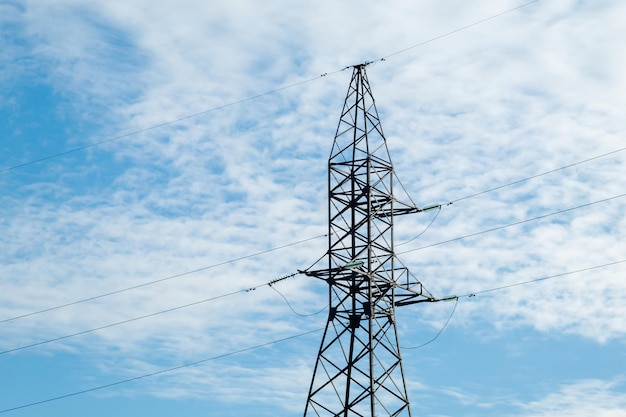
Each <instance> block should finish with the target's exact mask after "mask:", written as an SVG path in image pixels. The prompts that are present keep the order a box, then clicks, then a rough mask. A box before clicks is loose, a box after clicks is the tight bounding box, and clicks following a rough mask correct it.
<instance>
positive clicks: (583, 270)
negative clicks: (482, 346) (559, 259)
mask: <svg viewBox="0 0 626 417" xmlns="http://www.w3.org/2000/svg"><path fill="white" fill-rule="evenodd" d="M622 263H626V259H622V260H620V261H615V262H609V263H606V264H603V265H596V266H590V267H588V268H583V269H577V270H575V271H569V272H563V273H560V274H555V275H550V276H546V277H541V278H535V279H531V280H529V281H522V282H516V283H513V284H508V285H503V286H500V287H494V288H489V289H486V290H481V291H474V292H470V293H467V294H464V295H459V296H456V297H457V298H463V297H475V296H476V295H478V294H484V293H488V292H493V291H500V290H505V289H507V288H512V287H519V286H521V285H526V284H532V283H535V282H539V281H547V280H549V279H554V278H560V277H564V276H567V275H572V274H578V273H580V272H587V271H592V270H594V269H599V268H605V267H608V266H614V265H618V264H622Z"/></svg>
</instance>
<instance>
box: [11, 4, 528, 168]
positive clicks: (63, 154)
mask: <svg viewBox="0 0 626 417" xmlns="http://www.w3.org/2000/svg"><path fill="white" fill-rule="evenodd" d="M538 1H539V0H533V1H531V2H528V3H525V4H523V5H521V6H518V7H515V8H512V9H509V10H506V11H504V12H501V13H498V14H495V15H493V16H490V17H487V18H485V19H481V20H478V21H476V22H474V23H471V24H469V25H465V26H463V27H460V28H458V29H455V30H453V31H450V32H447V33H444V34H442V35H438V36H435V37H433V38H430V39H427V40H425V41H423V42H420V43H417V44H415V45H412V46H409V47H407V48H404V49H401V50H399V51H396V52H393V53H391V54H388V55H386V56H384V57H382V58H380V59H378V61H384V60H385V59H387V58H390V57H392V56H395V55H399V54H402V53H405V52H407V51H409V50H411V49H414V48H418V47H420V46H423V45H426V44H428V43H431V42H435V41H437V40H439V39H442V38H445V37H447V36H451V35H453V34H456V33H458V32H461V31H464V30H466V29H469V28H471V27H473V26H476V25H479V24H481V23H485V22H487V21H489V20H492V19H495V18H497V17H500V16H503V15H505V14H507V13H511V12H513V11H516V10H518V9H521V8H522V7H526V6H528V5H530V4H532V3H536V2H538ZM372 62H373V61H372ZM372 62H366V64H369V63H372ZM352 67H353V65H349V66H346V67H344V68H341V69H338V70H335V71H331V72H325V73H323V74H320V75H318V76H316V77H311V78H308V79H305V80H302V81H298V82H295V83H293V84H288V85H285V86H282V87H279V88H276V89H274V90H269V91H266V92H264V93H260V94H256V95H253V96H249V97H246V98H243V99H240V100H236V101H233V102H230V103H226V104H222V105H220V106H216V107H213V108H210V109H207V110H203V111H200V112H198V113H194V114H190V115H187V116H181V117H179V118H177V119H173V120H170V121H166V122H163V123H158V124H155V125H152V126H148V127H145V128H142V129H138V130H134V131H132V132H128V133H124V134H121V135H117V136H114V137H111V138H108V139H103V140H100V141H98V142H94V143H91V144H88V145H84V146H80V147H77V148H73V149H69V150H67V151H64V152H59V153H57V154H53V155H49V156H46V157H43V158H39V159H34V160H31V161H29V162H24V163H21V164H18V165H14V166H10V167H7V168H1V169H0V174H3V173H5V172H9V171H13V170H16V169H18V168H24V167H27V166H30V165H35V164H38V163H41V162H45V161H49V160H51V159H55V158H60V157H63V156H67V155H70V154H73V153H76V152H80V151H84V150H87V149H90V148H94V147H96V146H100V145H103V144H105V143H109V142H113V141H116V140H119V139H124V138H127V137H129V136H134V135H137V134H139V133H144V132H148V131H150V130H154V129H158V128H161V127H165V126H169V125H172V124H175V123H178V122H182V121H184V120H188V119H192V118H195V117H198V116H202V115H205V114H208V113H212V112H215V111H218V110H222V109H225V108H228V107H233V106H236V105H238V104H242V103H245V102H247V101H251V100H255V99H258V98H261V97H264V96H267V95H270V94H275V93H278V92H281V91H283V90H287V89H289V88H292V87H296V86H299V85H302V84H307V83H310V82H312V81H316V80H319V79H320V78H325V77H328V76H330V75H334V74H337V73H340V72H342V71H345V70H347V69H349V68H352Z"/></svg>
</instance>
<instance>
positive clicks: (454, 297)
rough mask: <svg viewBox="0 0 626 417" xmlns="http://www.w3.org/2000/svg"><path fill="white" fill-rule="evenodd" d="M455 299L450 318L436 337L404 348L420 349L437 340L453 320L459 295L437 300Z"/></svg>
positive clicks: (403, 347)
mask: <svg viewBox="0 0 626 417" xmlns="http://www.w3.org/2000/svg"><path fill="white" fill-rule="evenodd" d="M453 300H454V307H453V308H452V311H451V312H450V315H449V316H448V319H447V320H446V322H445V323H444V324H443V326H442V327H441V329H439V331H438V332H437V334H436V335H435V337H433V338H432V339H430V340H429V341H428V342H425V343H422V344H421V345H417V346H411V347H405V346H402V349H419V348H422V347H424V346H427V345H430V344H431V343H433V342H434V341H435V340H437V339H438V338H439V336H441V334H442V333H443V331H444V330H445V329H446V327H448V324H449V323H450V320H452V316H453V315H454V312H455V311H456V307H457V305H458V304H459V297H457V296H456V295H451V296H449V297H444V298H441V299H439V300H437V301H453Z"/></svg>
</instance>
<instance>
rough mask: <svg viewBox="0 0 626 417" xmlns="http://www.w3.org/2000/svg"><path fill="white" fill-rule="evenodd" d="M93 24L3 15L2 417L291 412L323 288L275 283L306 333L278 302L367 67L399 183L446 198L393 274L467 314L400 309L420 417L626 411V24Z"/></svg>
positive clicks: (312, 6)
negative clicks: (361, 67)
mask: <svg viewBox="0 0 626 417" xmlns="http://www.w3.org/2000/svg"><path fill="white" fill-rule="evenodd" d="M101 3H102V4H94V3H93V2H87V1H84V0H82V1H81V0H64V1H48V2H40V1H28V0H26V1H20V2H12V1H8V2H7V1H5V2H1V3H0V25H1V27H2V47H1V48H0V68H1V70H0V209H1V210H2V216H0V240H1V247H2V250H1V251H0V288H1V290H0V321H2V322H0V350H1V351H3V352H2V353H1V354H0V392H1V393H2V394H0V412H2V413H3V414H6V415H15V416H40V415H63V416H83V415H85V414H86V413H89V415H92V416H105V415H107V416H108V415H121V416H125V415H128V416H130V415H136V414H137V413H138V412H141V413H142V414H145V413H150V414H151V415H153V416H155V417H159V416H169V415H174V414H177V415H182V414H185V415H188V416H200V415H202V416H205V415H211V416H212V415H216V416H217V415H219V416H242V415H255V416H270V415H271V416H297V415H301V414H302V412H303V409H304V405H305V400H306V395H307V390H308V384H309V383H310V378H311V376H312V367H313V365H314V362H315V357H316V354H317V348H318V346H319V342H320V338H321V333H320V332H314V333H311V334H307V335H302V334H303V333H306V332H308V331H313V330H316V329H319V328H321V327H323V326H324V324H325V321H326V314H327V312H326V311H322V312H321V313H319V314H314V313H318V312H320V311H321V310H322V309H323V308H324V307H325V303H326V295H325V294H326V287H325V285H323V283H320V282H314V281H311V280H310V279H308V278H305V277H303V276H296V277H294V278H292V279H289V280H286V281H283V282H281V283H279V284H277V285H276V286H275V288H276V290H278V291H280V293H281V294H282V295H283V296H284V297H285V298H286V299H287V300H288V301H289V303H290V305H291V307H292V308H293V310H295V312H296V313H299V314H301V315H297V314H295V313H294V311H292V309H290V307H289V305H288V304H287V303H286V302H285V299H284V298H283V297H282V296H281V294H279V293H277V292H276V291H274V290H273V289H272V288H270V287H269V286H267V285H265V284H267V283H268V282H269V281H271V280H274V279H277V278H279V277H281V276H284V275H287V274H292V273H294V272H295V271H296V270H298V269H303V268H306V267H308V266H310V265H311V264H312V263H314V262H315V261H317V260H318V259H319V257H321V256H322V255H323V254H324V252H325V250H326V248H325V244H326V241H325V239H324V238H323V235H324V234H325V233H326V230H327V225H326V222H327V212H326V210H327V200H326V198H327V189H326V187H327V179H326V164H327V158H328V154H329V152H330V147H331V145H332V139H333V136H334V133H335V129H336V127H337V123H338V118H339V115H340V111H341V107H342V105H343V100H344V98H345V93H346V91H347V87H348V83H349V81H350V72H351V71H350V69H348V70H343V69H344V68H346V67H348V66H350V65H354V64H359V63H362V62H365V61H373V62H374V63H373V64H372V65H370V66H369V67H368V68H367V73H368V76H369V80H370V83H371V86H372V89H373V93H374V97H375V99H376V104H377V107H378V111H379V113H380V116H381V120H382V125H383V128H384V131H385V133H386V136H387V140H388V144H389V147H390V152H391V157H392V160H393V162H394V165H395V168H396V171H397V174H398V177H399V178H400V179H401V181H402V183H403V185H404V187H405V188H406V189H407V190H408V192H409V194H410V195H411V197H412V198H413V200H415V201H416V202H417V203H418V204H419V205H430V204H435V203H439V204H443V206H442V210H441V211H440V212H439V213H436V212H434V211H433V212H428V213H424V214H418V215H411V216H406V217H403V218H401V219H398V221H397V228H396V243H397V244H400V243H403V242H407V243H406V244H403V245H400V246H397V248H396V249H397V252H398V253H399V254H400V255H399V257H400V259H401V260H402V262H403V263H404V264H406V265H407V266H408V267H409V268H410V270H411V271H412V272H413V274H415V276H417V277H419V279H421V281H422V282H423V283H424V285H425V286H426V288H428V290H429V291H430V292H431V293H433V294H434V295H435V296H438V297H444V296H448V295H459V296H461V297H460V299H459V301H458V303H455V302H450V303H433V304H427V305H417V306H411V307H404V308H402V309H401V310H399V311H398V327H399V331H400V338H401V339H400V340H401V343H402V344H403V345H404V347H405V348H406V349H405V350H404V351H403V359H404V366H405V370H406V373H407V380H408V386H409V389H410V398H411V401H412V408H413V412H414V415H420V416H428V417H443V416H455V417H469V416H511V417H513V416H515V417H543V416H557V417H558V416H573V417H583V416H584V417H587V416H589V415H592V414H593V415H596V416H597V417H624V416H626V411H625V410H626V354H625V353H624V352H625V351H626V349H624V344H625V342H626V320H625V319H624V317H626V280H624V275H625V272H626V263H624V262H622V261H625V260H626V243H625V242H626V214H624V213H625V212H626V210H625V209H626V196H623V195H624V194H625V193H626V176H625V175H624V173H625V171H626V170H625V169H624V160H625V155H626V149H624V147H625V146H626V145H624V143H625V141H624V140H623V137H624V134H625V130H626V126H625V124H624V117H623V115H624V112H625V110H626V75H625V72H624V68H625V67H626V51H625V50H624V47H623V41H624V39H625V38H626V29H625V28H624V25H623V16H626V3H623V2H620V1H617V0H614V1H609V0H600V1H595V2H582V1H573V0H553V1H546V0H540V1H536V2H532V3H525V2H520V1H486V0H485V1H482V0H481V1H474V2H471V3H470V2H463V1H458V0H446V1H438V2H435V1H419V2H405V1H395V0H392V1H389V2H386V3H384V4H383V3H381V2H374V1H366V2H362V1H361V2H357V1H353V0H349V1H343V2H330V1H325V0H322V1H317V2H301V3H302V4H294V3H293V2H287V1H282V0H280V1H272V2H269V3H270V4H267V3H268V2H265V3H261V2H252V1H249V0H248V1H245V0H235V1H228V2H225V1H213V2H208V3H207V2H199V1H196V0H178V1H176V2H173V1H150V2H149V1H143V0H133V1H130V2H129V1H126V2H121V1H109V2H101ZM523 5H524V6H523ZM518 6H523V7H521V8H519V9H517V10H513V9H515V8H517V7H518ZM506 11H510V12H509V13H505V14H501V13H503V12H506ZM490 18H491V19H490ZM474 23H477V24H476V25H473V24H474ZM468 26H469V27H468ZM459 29H462V30H460V31H457V30H459ZM452 32H455V33H452ZM442 35H445V36H442ZM382 58H385V59H384V60H381V59H382ZM322 74H326V75H325V76H322ZM283 87H288V88H283ZM277 90H278V91H277ZM266 93H267V94H266ZM110 139H113V140H110ZM100 142H103V143H101V144H99V145H97V146H90V145H92V144H96V143H100ZM83 147H87V148H85V149H83V150H81V151H76V152H70V153H68V154H66V155H63V156H59V157H55V158H51V159H46V160H45V161H42V162H39V163H34V164H31V163H30V162H33V161H37V160H40V159H42V158H47V157H49V156H53V155H58V154H60V153H64V152H67V151H73V150H76V149H80V148H83ZM601 155H605V156H602V157H601V158H595V157H597V156H601ZM592 158H593V159H592ZM590 159H591V160H590ZM587 160H588V161H587ZM581 161H587V162H584V163H581V164H577V165H575V166H571V167H568V168H564V169H558V168H562V167H566V166H569V165H571V164H574V163H577V162H581ZM24 164H26V165H24ZM22 165H24V166H22ZM557 169H558V170H557ZM552 170H556V171H555V172H553V173H549V174H546V175H541V176H539V177H537V178H533V179H530V180H527V181H523V182H520V183H517V184H515V185H511V186H507V187H503V188H499V189H497V190H494V191H489V192H486V193H482V192H484V191H488V190H492V189H494V188H496V187H499V186H502V185H506V184H510V183H512V182H515V181H518V180H521V179H526V178H529V177H533V176H535V175H538V174H542V173H546V172H549V171H552ZM604 200H606V201H604ZM449 202H452V203H453V204H451V205H448V204H447V203H449ZM591 203H593V204H591ZM569 209H573V210H569ZM563 210H568V211H564V212H562V213H560V214H555V215H551V216H546V215H549V214H552V213H556V212H559V211H563ZM435 215H437V217H436V219H434V221H433V217H434V216H435ZM535 218H537V219H536V220H531V221H528V222H524V223H521V224H517V225H513V226H510V227H506V228H501V229H498V230H494V231H490V232H486V233H481V232H484V231H489V230H491V229H496V228H499V227H500V226H507V225H512V224H514V223H518V222H521V221H524V220H527V219H535ZM431 221H432V225H430V227H428V226H429V224H430V223H431ZM424 231H425V232H424ZM422 232H424V233H423V234H421V233H422ZM479 233H480V234H479ZM418 235H419V237H417V238H416V236H418ZM470 235H472V236H470ZM464 236H469V237H467V238H463V239H457V238H461V237H464ZM298 242H300V243H298ZM296 243H297V244H296ZM283 246H284V248H282V249H277V250H271V249H273V248H279V247H283ZM254 254H258V255H256V256H250V255H254ZM229 261H233V262H229ZM616 262H618V263H616ZM619 262H621V263H619ZM613 263H616V264H613ZM609 264H613V265H609ZM595 267H597V268H595ZM588 268H594V269H591V270H588V271H586V272H579V273H575V274H569V275H562V276H558V277H556V275H559V274H564V273H568V272H572V271H578V270H583V269H588ZM197 270H199V271H198V272H195V273H189V274H185V273H187V272H191V271H197ZM179 274H185V275H182V276H178V277H176V278H171V279H166V280H163V281H161V282H159V283H154V284H151V285H145V286H141V285H142V284H144V283H149V282H152V281H156V280H161V279H164V278H169V277H174V276H177V275H179ZM552 276H555V277H554V278H551V279H547V280H543V281H539V282H535V283H529V284H525V285H519V286H515V287H510V288H506V289H500V290H497V291H489V292H483V291H486V290H491V289H495V288H500V287H506V286H508V285H510V284H515V283H521V282H526V281H531V280H535V279H538V278H542V277H552ZM134 286H141V287H139V288H136V289H133V290H129V291H123V292H119V293H116V294H113V295H110V296H107V297H101V298H97V299H94V300H91V301H89V302H83V303H78V304H72V305H71V306H68V307H65V308H60V309H55V310H52V311H48V312H45V313H41V314H34V315H29V316H26V317H22V318H19V319H14V320H10V319H13V318H15V317H18V316H22V315H26V314H29V313H32V312H37V311H40V310H44V309H48V308H51V307H55V306H60V305H64V304H68V303H73V302H75V301H79V300H83V299H86V298H91V297H95V296H99V295H102V294H107V293H111V292H115V291H118V290H121V289H126V288H130V287H134ZM252 288H256V289H254V290H252V291H245V290H246V289H252ZM226 294H232V295H228V296H224V297H220V298H216V299H213V300H210V301H206V302H201V303H199V304H195V305H193V306H189V307H185V308H180V309H176V310H174V311H171V312H167V313H163V314H157V315H153V316H151V317H146V318H143V319H140V320H133V321H131V322H129V323H126V324H123V325H122V324H120V325H115V326H111V327H107V328H104V329H102V330H98V331H93V332H88V333H84V334H81V335H78V336H75V337H67V338H63V339H61V340H57V341H54V342H50V343H44V344H40V345H37V346H32V347H30V348H25V347H26V346H29V345H33V344H38V343H40V342H45V341H48V340H51V339H56V338H60V337H64V336H68V335H72V334H76V333H81V332H85V331H87V330H91V329H96V328H100V327H104V326H109V325H111V324H115V323H120V322H123V321H128V320H131V319H134V318H138V317H143V316H147V315H151V314H153V313H157V312H161V311H165V310H169V309H173V308H177V307H181V306H186V305H188V304H193V303H198V302H200V301H204V300H208V299H211V298H215V297H219V296H222V295H226ZM472 294H475V296H470V295H472ZM452 313H453V314H452ZM451 314H452V318H451V319H450V321H449V323H448V325H447V326H446V327H445V330H444V331H443V333H441V335H440V336H439V337H438V338H437V339H436V340H434V341H433V342H432V343H430V344H428V345H426V346H423V347H421V348H415V347H417V346H420V345H422V344H424V343H426V342H428V341H430V340H432V339H433V338H434V337H435V336H436V335H437V334H438V332H439V331H440V330H441V329H442V328H443V327H444V326H445V324H446V321H447V320H448V318H449V317H450V315H451ZM298 335H302V336H299V337H295V338H291V337H293V336H298ZM283 339H286V340H283ZM276 340H283V341H281V342H280V343H276V344H273V345H267V346H264V347H260V348H257V349H253V350H248V351H245V352H242V353H239V354H235V355H232V356H227V357H221V358H216V359H214V360H208V361H206V362H203V363H201V364H198V365H197V366H190V367H185V368H181V369H178V370H176V371H172V372H166V373H163V374H160V375H158V376H153V377H149V378H143V379H141V380H137V381H134V382H129V383H124V384H119V385H114V386H111V387H108V388H106V389H101V390H97V391H93V392H89V393H85V394H80V395H76V396H72V397H69V398H65V399H61V400H58V401H52V402H46V403H43V404H40V405H36V406H33V407H28V408H23V409H19V410H13V411H7V412H4V411H5V410H9V409H12V408H15V407H20V406H22V405H27V404H30V403H34V402H39V401H45V400H47V399H52V398H55V397H59V396H65V395H68V394H73V393H77V392H80V391H84V390H89V389H91V388H95V387H101V386H105V385H108V384H113V383H116V382H119V381H124V380H127V379H131V378H135V377H139V376H143V375H148V374H151V373H155V372H159V371H161V370H167V369H170V368H175V367H178V366H181V365H183V364H188V363H193V362H196V361H203V360H205V359H211V358H215V357H217V356H220V355H224V354H229V353H234V352H237V351H240V350H242V349H248V348H251V347H255V346H259V345H263V344H266V343H268V342H272V341H276ZM410 348H415V349H410ZM16 349H17V350H16ZM7 351H11V352H7Z"/></svg>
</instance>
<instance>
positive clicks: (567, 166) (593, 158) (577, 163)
mask: <svg viewBox="0 0 626 417" xmlns="http://www.w3.org/2000/svg"><path fill="white" fill-rule="evenodd" d="M625 150H626V148H620V149H616V150H614V151H611V152H607V153H604V154H602V155H597V156H593V157H591V158H588V159H585V160H582V161H578V162H574V163H572V164H569V165H565V166H562V167H559V168H555V169H552V170H550V171H546V172H542V173H540V174H536V175H532V176H530V177H527V178H523V179H520V180H517V181H513V182H509V183H507V184H504V185H499V186H497V187H494V188H490V189H488V190H485V191H481V192H478V193H474V194H470V195H467V196H465V197H461V198H457V199H456V200H450V202H449V203H448V205H449V204H453V203H456V202H459V201H462V200H466V199H468V198H472V197H476V196H479V195H482V194H487V193H490V192H492V191H496V190H500V189H502V188H505V187H510V186H511V185H517V184H520V183H522V182H525V181H529V180H532V179H535V178H538V177H542V176H544V175H548V174H552V173H555V172H558V171H561V170H564V169H567V168H571V167H574V166H576V165H581V164H584V163H586V162H590V161H593V160H595V159H600V158H604V157H605V156H609V155H613V154H616V153H618V152H623V151H625Z"/></svg>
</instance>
